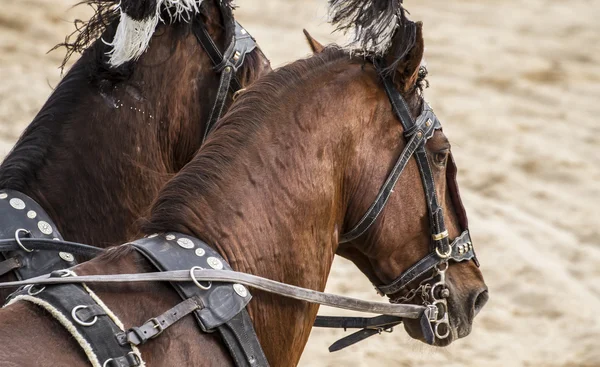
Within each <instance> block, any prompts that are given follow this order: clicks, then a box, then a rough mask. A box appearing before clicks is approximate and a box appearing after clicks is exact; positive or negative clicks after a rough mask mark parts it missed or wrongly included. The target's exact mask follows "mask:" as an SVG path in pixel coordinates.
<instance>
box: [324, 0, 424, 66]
mask: <svg viewBox="0 0 600 367" xmlns="http://www.w3.org/2000/svg"><path fill="white" fill-rule="evenodd" d="M402 3H403V0H329V7H330V9H329V12H330V17H331V23H332V24H333V25H334V26H336V30H341V31H343V32H347V31H350V30H352V31H353V32H354V43H355V44H356V45H357V46H358V47H360V48H362V49H363V50H364V51H365V52H366V53H375V54H387V53H389V52H392V53H393V55H387V59H388V60H393V61H390V62H389V64H388V65H387V68H386V72H393V71H394V70H396V68H397V67H398V64H399V63H400V61H401V60H402V58H403V57H404V56H406V55H407V54H408V52H409V51H410V50H411V49H412V48H413V46H414V45H415V42H416V30H417V26H416V23H414V22H412V21H410V20H409V19H408V18H407V17H406V10H405V9H404V7H403V5H402ZM392 37H400V41H401V42H400V43H398V44H396V45H395V47H393V48H390V43H391V40H392Z"/></svg>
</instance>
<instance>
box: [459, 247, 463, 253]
mask: <svg viewBox="0 0 600 367" xmlns="http://www.w3.org/2000/svg"><path fill="white" fill-rule="evenodd" d="M458 253H459V254H462V253H463V247H462V246H458Z"/></svg>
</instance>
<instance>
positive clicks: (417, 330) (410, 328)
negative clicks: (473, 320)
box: [403, 319, 471, 347]
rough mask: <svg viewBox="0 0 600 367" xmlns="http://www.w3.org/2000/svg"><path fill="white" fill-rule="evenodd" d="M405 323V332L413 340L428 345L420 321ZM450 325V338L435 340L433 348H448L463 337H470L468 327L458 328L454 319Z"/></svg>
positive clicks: (405, 321) (406, 321)
mask: <svg viewBox="0 0 600 367" xmlns="http://www.w3.org/2000/svg"><path fill="white" fill-rule="evenodd" d="M403 323H404V330H406V333H407V334H408V335H409V336H410V337H411V338H413V339H416V340H419V341H421V342H423V343H426V344H427V342H426V341H425V338H424V337H423V332H422V331H421V325H420V323H419V320H412V319H411V320H404V322H403ZM450 325H451V326H450V334H449V335H448V337H446V338H444V339H440V338H435V341H434V343H433V344H432V346H434V347H446V346H448V345H450V344H451V343H452V342H453V341H455V340H456V339H460V338H463V337H465V336H467V335H469V333H470V332H471V328H470V327H466V328H461V327H457V326H456V323H453V322H452V319H451V320H450Z"/></svg>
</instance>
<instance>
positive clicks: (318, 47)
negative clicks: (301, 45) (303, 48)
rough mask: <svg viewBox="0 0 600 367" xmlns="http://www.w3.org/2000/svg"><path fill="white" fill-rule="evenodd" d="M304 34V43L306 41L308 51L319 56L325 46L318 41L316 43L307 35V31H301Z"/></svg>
mask: <svg viewBox="0 0 600 367" xmlns="http://www.w3.org/2000/svg"><path fill="white" fill-rule="evenodd" d="M302 31H303V32H304V36H306V41H308V46H309V47H310V49H311V50H312V52H313V53H315V54H319V53H321V51H323V49H324V48H325V46H323V45H322V44H321V43H320V42H319V41H317V40H316V39H314V38H313V37H312V36H311V35H310V33H308V31H307V30H306V29H303V30H302Z"/></svg>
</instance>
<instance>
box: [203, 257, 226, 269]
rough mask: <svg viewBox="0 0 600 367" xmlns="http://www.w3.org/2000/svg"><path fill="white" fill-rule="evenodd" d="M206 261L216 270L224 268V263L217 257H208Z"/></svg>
mask: <svg viewBox="0 0 600 367" xmlns="http://www.w3.org/2000/svg"><path fill="white" fill-rule="evenodd" d="M206 262H207V263H208V266H210V267H211V268H213V269H215V270H221V269H223V263H222V262H221V260H219V259H217V258H216V257H209V258H208V259H206Z"/></svg>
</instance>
